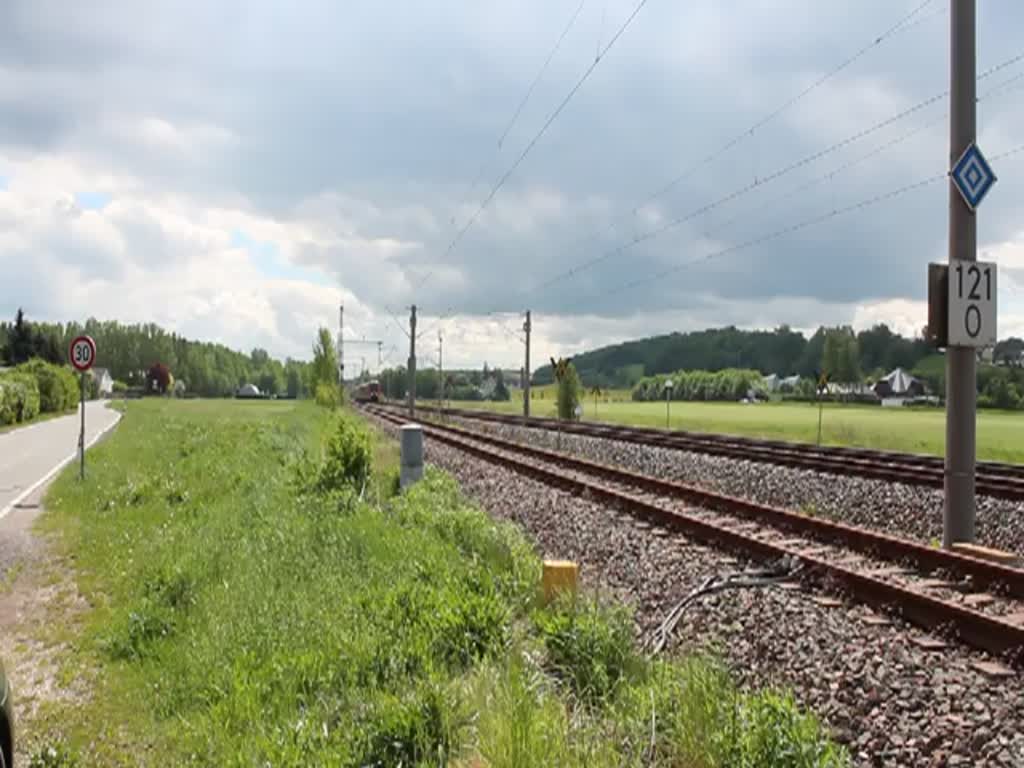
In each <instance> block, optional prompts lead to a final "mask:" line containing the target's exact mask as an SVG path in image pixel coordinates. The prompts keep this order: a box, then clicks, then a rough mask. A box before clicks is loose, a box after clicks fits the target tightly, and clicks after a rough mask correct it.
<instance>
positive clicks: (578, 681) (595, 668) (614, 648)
mask: <svg viewBox="0 0 1024 768" xmlns="http://www.w3.org/2000/svg"><path fill="white" fill-rule="evenodd" d="M534 623H535V625H536V627H537V629H538V631H539V632H540V634H541V636H542V637H543V639H544V647H545V649H546V650H547V656H548V663H549V665H550V666H551V668H552V671H553V672H554V673H555V674H556V675H557V676H558V677H560V678H562V679H563V680H564V681H565V682H566V683H568V685H569V688H570V689H571V690H572V692H573V693H574V694H575V695H576V696H577V697H578V698H580V699H581V700H582V701H584V702H585V703H589V704H595V703H599V702H601V701H603V700H605V699H607V698H609V697H610V696H611V694H612V693H614V692H615V690H616V688H617V687H618V686H619V683H620V682H622V680H623V678H624V677H625V676H626V673H627V672H628V671H629V669H630V667H631V666H633V665H635V663H636V657H635V655H634V653H633V630H632V625H631V622H630V618H629V614H628V613H627V612H626V611H625V610H624V609H622V608H611V607H604V606H602V605H600V604H599V603H598V602H597V601H596V600H581V601H578V602H575V603H570V602H564V601H563V602H559V603H557V604H556V606H555V607H554V608H553V609H551V610H546V611H541V612H539V613H538V614H537V615H536V617H535V619H534Z"/></svg>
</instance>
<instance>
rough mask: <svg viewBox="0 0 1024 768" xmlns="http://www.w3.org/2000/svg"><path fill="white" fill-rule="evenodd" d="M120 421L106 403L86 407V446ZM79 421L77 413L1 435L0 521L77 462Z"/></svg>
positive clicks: (95, 403)
mask: <svg viewBox="0 0 1024 768" xmlns="http://www.w3.org/2000/svg"><path fill="white" fill-rule="evenodd" d="M118 418H120V414H118V413H117V411H113V410H111V409H109V408H107V407H106V403H104V402H101V401H95V402H90V403H87V404H86V410H85V440H86V445H87V446H88V445H89V444H90V443H91V442H93V441H95V440H97V439H99V437H100V436H101V435H102V434H103V433H105V432H106V431H107V430H109V429H110V428H111V427H113V425H114V424H116V423H117V420H118ZM79 419H80V414H79V413H74V414H71V415H69V416H61V417H59V418H56V419H49V420H47V421H41V422H39V423H37V424H29V425H27V426H24V427H20V428H19V429H15V430H13V431H11V432H5V433H3V434H0V518H3V517H6V516H7V515H8V513H10V512H12V511H13V510H15V509H17V508H18V507H20V506H22V505H23V504H24V503H25V502H30V501H31V500H32V497H33V496H35V495H37V492H38V491H39V490H40V489H41V488H42V487H43V486H44V485H45V484H46V482H47V481H48V480H50V479H51V478H52V477H53V476H54V475H56V474H57V472H58V471H59V470H60V468H61V467H62V466H64V465H65V464H66V463H68V462H69V461H70V460H71V459H73V458H75V455H76V453H77V451H78V431H79ZM86 461H87V462H88V453H86ZM87 466H88V464H87ZM0 530H2V529H0Z"/></svg>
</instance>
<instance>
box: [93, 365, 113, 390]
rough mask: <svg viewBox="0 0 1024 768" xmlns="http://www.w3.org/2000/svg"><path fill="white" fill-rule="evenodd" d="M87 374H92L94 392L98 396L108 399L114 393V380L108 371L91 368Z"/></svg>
mask: <svg viewBox="0 0 1024 768" xmlns="http://www.w3.org/2000/svg"><path fill="white" fill-rule="evenodd" d="M89 373H91V374H92V377H93V379H94V380H95V382H96V391H97V393H98V394H99V396H100V397H110V395H111V393H112V392H113V391H114V378H113V377H112V376H111V375H110V371H109V370H107V369H106V368H93V369H92V370H91V371H89Z"/></svg>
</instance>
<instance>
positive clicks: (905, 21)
mask: <svg viewBox="0 0 1024 768" xmlns="http://www.w3.org/2000/svg"><path fill="white" fill-rule="evenodd" d="M932 2H934V0H923V2H921V3H920V4H919V5H917V6H916V7H915V8H914V9H913V10H911V11H910V12H909V13H907V14H906V15H904V16H901V17H900V18H899V19H898V20H897V21H896V22H895V23H893V24H892V25H891V26H889V27H888V28H887V29H886V30H885V31H883V32H882V33H881V34H879V35H876V36H875V37H874V38H872V40H871V41H870V42H869V43H867V44H866V45H864V46H863V47H861V48H860V49H859V50H857V51H856V52H855V53H854V54H852V55H851V56H848V57H847V58H846V59H844V60H843V61H841V62H840V63H839V64H837V65H835V66H834V67H833V68H832V69H830V70H828V71H827V72H826V73H825V74H823V75H822V76H821V77H819V78H818V79H817V80H815V81H814V82H812V83H811V84H810V85H808V86H807V87H805V88H804V89H803V90H801V91H799V92H798V93H797V94H795V95H793V96H791V97H790V98H788V99H787V100H786V101H784V102H782V104H781V105H779V106H778V107H775V108H774V109H773V110H771V111H770V112H768V113H767V114H766V115H764V116H763V117H761V118H760V119H758V120H757V121H755V122H754V123H753V124H752V125H750V126H748V127H746V128H744V129H743V130H742V131H740V132H739V133H737V134H735V135H734V136H732V137H731V138H729V139H727V140H726V141H725V142H724V143H723V144H722V145H720V146H719V147H718V148H717V149H715V150H714V151H712V152H710V153H709V154H707V155H705V156H704V157H703V158H702V159H700V160H698V161H697V162H695V163H693V164H691V165H690V166H688V167H687V168H686V169H685V170H683V171H682V172H681V173H679V174H678V175H676V176H675V177H673V178H672V179H671V180H670V181H669V182H668V183H666V184H664V185H662V186H661V187H658V188H657V189H656V190H655V191H654V192H652V193H650V194H648V195H647V196H646V197H645V198H644V199H643V200H642V201H641V202H639V203H637V204H636V205H634V206H633V207H632V209H630V211H629V215H630V216H634V217H635V216H636V214H637V213H638V212H639V210H640V209H641V208H643V207H644V206H646V205H649V204H650V203H652V202H654V201H655V200H657V199H658V198H660V197H662V196H664V195H665V194H667V193H668V192H670V191H671V190H672V189H674V188H675V187H676V186H678V185H679V184H680V183H682V182H683V181H684V180H686V179H687V178H689V177H690V176H692V175H693V174H694V173H696V172H697V171H698V170H700V169H701V168H702V167H704V166H705V165H709V164H710V163H712V162H714V161H715V160H717V159H718V158H719V157H721V156H722V155H724V154H725V153H726V152H728V151H730V150H731V149H733V148H734V147H736V146H737V145H738V144H740V143H742V142H743V141H744V140H745V139H747V138H749V137H752V136H753V135H754V134H755V133H756V132H757V131H759V130H760V129H761V128H764V127H765V126H766V125H768V124H769V123H771V122H772V121H773V120H775V119H776V118H778V117H779V116H781V115H782V114H783V113H785V112H786V111H787V110H789V109H790V108H792V107H793V106H795V105H796V104H798V103H799V102H800V101H802V100H803V99H805V98H806V97H807V96H809V95H810V94H811V93H813V92H814V91H816V90H817V89H818V88H820V87H821V86H822V85H824V84H825V83H827V82H828V81H829V80H831V79H832V78H834V77H835V76H836V75H838V74H840V73H841V72H843V71H844V70H845V69H847V68H849V67H850V66H851V65H853V64H854V63H855V62H857V61H858V60H859V59H861V58H863V57H864V56H865V55H866V54H867V53H869V52H870V51H871V50H873V49H874V48H877V47H878V46H880V45H881V44H882V43H884V42H885V41H887V40H888V39H889V38H891V37H893V36H894V35H896V34H898V33H900V32H905V31H907V30H908V29H911V28H912V27H914V26H916V25H917V23H919V22H921V21H924V20H926V19H923V18H917V19H916V20H915V17H918V15H919V14H920V13H921V11H923V10H924V9H925V8H927V7H928V6H929V5H931V3H932ZM616 226H617V224H616V223H615V220H614V219H613V220H612V221H610V222H609V223H608V226H607V227H606V228H605V229H604V230H603V231H602V233H604V232H611V231H613V230H614V229H615V228H616ZM602 233H598V234H597V235H593V236H591V237H590V238H586V239H587V240H593V239H595V238H596V237H599V236H600V235H601V234H602Z"/></svg>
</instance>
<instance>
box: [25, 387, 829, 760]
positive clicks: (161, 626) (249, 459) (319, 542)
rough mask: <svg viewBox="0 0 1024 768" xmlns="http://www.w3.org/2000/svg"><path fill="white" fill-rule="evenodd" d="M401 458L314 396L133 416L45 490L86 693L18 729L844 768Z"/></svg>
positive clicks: (120, 752) (138, 740) (65, 623)
mask: <svg viewBox="0 0 1024 768" xmlns="http://www.w3.org/2000/svg"><path fill="white" fill-rule="evenodd" d="M367 457H370V458H369V467H370V470H369V476H368V475H367V464H368V462H367ZM396 465H397V455H396V451H395V446H394V443H393V442H392V441H390V440H386V439H384V438H383V437H381V436H380V435H378V434H377V433H370V432H368V431H367V430H366V428H365V427H363V426H362V425H361V424H360V422H359V421H358V419H357V417H355V416H354V415H351V414H344V415H341V414H337V413H331V412H329V411H326V410H322V409H319V408H317V407H315V406H313V405H311V404H310V403H305V402H300V403H294V402H291V403H280V402H278V403H273V402H249V403H246V402H237V401H205V402H204V401H196V402H187V401H186V402H180V401H172V400H164V399H153V400H148V401H141V402H138V403H135V402H133V403H131V404H130V406H129V407H128V408H127V411H126V415H125V417H124V419H123V420H122V422H121V424H120V425H119V427H118V428H117V430H115V432H114V433H113V434H112V436H111V437H110V438H109V439H107V440H105V441H104V442H103V443H101V444H100V445H99V446H97V447H96V449H94V450H93V451H91V452H90V461H89V471H88V475H87V478H86V480H85V482H79V481H78V480H77V479H76V477H75V474H74V472H73V471H68V472H65V473H64V474H63V475H62V476H61V477H60V478H59V479H58V481H57V482H56V484H55V485H54V487H53V488H52V490H51V492H50V493H49V495H48V497H47V511H46V513H45V516H44V517H43V519H42V521H41V527H42V528H43V529H44V530H45V531H48V532H49V533H50V534H51V536H52V541H53V545H54V546H55V547H56V548H57V551H58V552H59V553H60V554H61V555H63V558H62V560H61V562H64V563H68V565H66V566H64V567H65V568H68V569H69V570H70V573H69V574H68V575H69V576H71V577H72V578H73V581H74V583H75V584H76V585H77V589H78V591H79V592H80V593H81V596H82V598H83V599H81V600H79V601H76V602H77V604H78V605H79V606H80V607H79V608H78V609H77V610H76V611H73V612H71V615H67V616H65V615H63V614H61V615H56V612H57V611H58V609H57V607H55V606H51V608H50V610H51V612H53V613H52V614H51V616H49V617H48V619H47V620H46V621H44V622H42V626H41V627H40V628H39V630H38V631H39V632H40V633H41V636H40V637H39V640H40V641H42V642H44V643H47V644H54V643H59V642H61V641H63V644H61V645H59V646H58V645H55V646H54V647H60V648H63V649H64V650H63V651H61V655H60V657H59V658H58V659H57V661H56V663H58V664H59V675H58V676H59V678H60V680H61V681H62V682H61V687H62V688H63V687H67V686H73V687H74V688H75V689H77V690H82V689H83V688H85V690H86V691H87V693H86V694H84V695H80V696H76V697H71V698H69V699H62V700H60V701H56V702H48V703H47V706H45V707H44V708H43V709H42V711H41V712H39V713H37V714H36V715H35V716H33V717H31V718H29V719H27V721H26V722H21V723H19V727H20V730H21V733H22V734H23V736H22V739H23V741H25V742H27V743H28V744H29V745H30V748H31V753H32V754H33V755H34V756H35V759H34V760H33V761H32V762H31V763H30V764H31V765H32V766H45V767H46V768H84V766H92V765H103V766H154V767H156V766H160V767H161V768H162V767H163V766H171V765H173V766H218V767H220V766H223V767H225V768H243V767H246V768H247V767H249V766H271V765H272V766H276V767H285V766H288V767H294V768H299V766H381V767H383V766H398V765H403V766H445V765H447V766H455V767H456V768H484V767H485V766H486V767H487V768H519V767H521V766H530V768H534V766H537V767H542V766H552V767H554V766H558V767H559V768H562V767H563V766H564V767H567V768H575V767H578V768H582V767H583V766H588V767H591V766H592V767H593V768H604V767H607V768H611V767H612V766H615V767H616V768H618V766H636V767H637V768H639V767H640V766H663V767H664V768H669V767H670V766H679V765H687V766H702V767H703V768H715V767H716V766H723V767H724V766H732V765H744V766H750V768H769V766H781V765H801V766H809V767H813V768H817V767H820V768H830V767H834V768H841V766H846V765H848V764H849V763H848V759H847V757H846V755H845V753H844V752H842V751H841V750H840V749H838V748H836V747H834V746H833V745H831V744H830V743H828V741H827V738H826V736H825V734H824V731H823V730H822V729H821V728H820V726H819V725H818V723H817V720H816V719H815V718H814V717H813V716H809V715H806V714H803V713H801V712H800V710H799V709H798V707H797V706H796V705H795V704H794V702H793V699H792V698H791V697H790V696H788V695H787V694H785V693H780V692H777V691H764V692H758V691H745V690H744V691H741V690H739V689H738V688H737V687H736V686H735V684H734V683H733V682H732V680H731V679H730V675H729V673H728V671H727V670H725V669H724V668H723V667H722V665H721V664H720V663H718V662H716V661H714V660H713V659H709V658H707V657H705V656H697V657H692V658H680V659H675V660H664V659H653V660H652V659H650V658H648V657H646V656H644V655H643V654H641V653H640V652H639V651H638V649H637V648H636V646H635V644H634V640H633V622H632V619H631V617H630V616H629V614H628V612H627V611H625V610H624V609H622V608H618V607H615V606H613V605H610V604H607V603H598V602H597V601H596V600H593V599H591V598H583V599H578V600H577V601H575V602H564V603H559V604H556V605H554V606H547V607H544V606H542V605H540V602H539V601H538V599H537V592H538V581H539V573H540V562H539V560H538V558H537V556H536V555H535V553H534V552H533V551H532V549H531V548H530V547H529V545H528V544H527V543H526V541H525V539H524V538H523V536H522V535H521V533H519V531H518V530H517V529H515V528H513V527H512V526H510V525H499V524H496V523H494V522H493V521H492V520H491V518H490V517H489V516H488V515H487V514H486V513H484V512H482V511H481V510H479V509H478V508H476V507H474V506H473V505H472V504H470V503H469V502H468V501H467V500H466V499H465V498H463V497H462V496H461V495H460V493H459V490H458V488H457V486H456V485H455V483H454V481H453V480H452V479H451V478H450V477H448V476H446V475H444V474H442V473H440V472H438V471H436V470H433V469H431V470H430V471H429V472H428V474H427V476H426V477H425V479H424V480H423V481H422V482H420V483H418V484H417V485H416V486H415V487H414V488H413V489H411V490H410V491H409V492H407V493H403V494H397V492H396V480H397V472H396V470H397V466H396ZM54 567H56V566H54ZM51 602H52V601H51ZM794 755H799V756H800V759H799V762H794Z"/></svg>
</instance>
